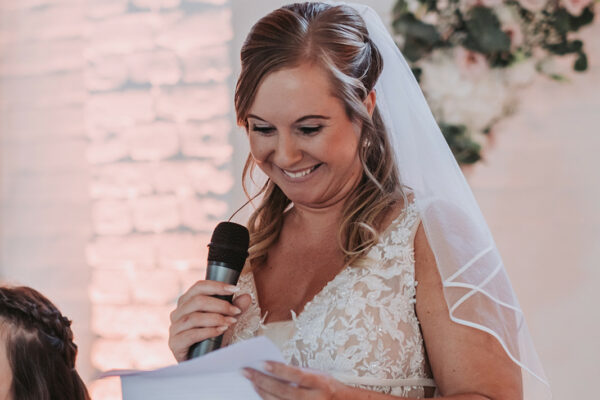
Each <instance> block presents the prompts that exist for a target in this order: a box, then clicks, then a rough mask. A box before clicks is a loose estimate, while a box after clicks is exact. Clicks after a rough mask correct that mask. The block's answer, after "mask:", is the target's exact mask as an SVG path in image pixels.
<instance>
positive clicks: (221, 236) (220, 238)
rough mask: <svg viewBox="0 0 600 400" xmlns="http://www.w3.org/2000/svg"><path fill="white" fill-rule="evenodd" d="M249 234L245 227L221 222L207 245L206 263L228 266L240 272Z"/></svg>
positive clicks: (245, 256) (248, 241) (248, 242)
mask: <svg viewBox="0 0 600 400" xmlns="http://www.w3.org/2000/svg"><path fill="white" fill-rule="evenodd" d="M249 245H250V234H249V233H248V229H246V227H245V226H243V225H240V224H236V223H234V222H221V223H219V225H217V227H216V228H215V230H214V231H213V234H212V237H211V239H210V244H209V245H208V261H209V262H210V261H217V262H222V263H225V264H228V266H229V267H230V268H234V269H236V270H238V271H241V270H242V268H243V267H244V263H245V262H246V258H247V257H248V246H249Z"/></svg>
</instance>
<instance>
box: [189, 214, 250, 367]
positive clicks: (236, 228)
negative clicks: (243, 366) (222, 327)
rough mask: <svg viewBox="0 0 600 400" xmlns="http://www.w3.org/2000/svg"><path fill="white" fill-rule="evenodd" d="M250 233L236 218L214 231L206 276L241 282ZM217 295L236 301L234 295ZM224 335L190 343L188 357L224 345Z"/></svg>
mask: <svg viewBox="0 0 600 400" xmlns="http://www.w3.org/2000/svg"><path fill="white" fill-rule="evenodd" d="M249 245H250V234H249V233H248V229H246V227H245V226H242V225H240V224H236V223H234V222H221V223H219V225H217V227H216V228H215V230H214V231H213V234H212V237H211V238H210V243H209V244H208V265H207V267H206V279H207V280H211V281H220V282H225V283H228V284H230V285H235V284H237V281H238V278H239V277H240V273H241V272H242V268H243V267H244V264H245V263H246V258H247V257H248V246H249ZM214 297H216V298H219V299H222V300H226V301H228V302H230V303H231V302H232V300H233V295H228V296H220V295H215V296H214ZM222 340H223V335H219V336H217V337H214V338H208V339H204V340H203V341H201V342H198V343H196V344H194V345H192V346H191V347H190V349H189V350H188V359H191V358H195V357H199V356H202V355H204V354H207V353H210V352H211V351H213V350H217V349H218V348H220V347H221V341H222Z"/></svg>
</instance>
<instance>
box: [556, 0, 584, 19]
mask: <svg viewBox="0 0 600 400" xmlns="http://www.w3.org/2000/svg"><path fill="white" fill-rule="evenodd" d="M591 3H592V0H561V1H560V4H561V5H562V6H563V7H565V8H566V9H567V11H568V12H569V14H571V15H573V16H575V17H579V16H580V15H581V13H582V12H583V10H584V9H585V8H586V7H587V6H589V5H590V4H591Z"/></svg>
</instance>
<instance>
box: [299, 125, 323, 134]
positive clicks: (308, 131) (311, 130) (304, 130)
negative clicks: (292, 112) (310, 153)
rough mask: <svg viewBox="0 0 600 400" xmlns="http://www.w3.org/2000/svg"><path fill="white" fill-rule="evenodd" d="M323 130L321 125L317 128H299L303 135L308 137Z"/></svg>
mask: <svg viewBox="0 0 600 400" xmlns="http://www.w3.org/2000/svg"><path fill="white" fill-rule="evenodd" d="M322 128H323V126H322V125H317V126H303V127H301V128H300V131H301V132H302V133H303V134H305V135H310V134H312V133H317V132H319V131H320V130H321V129H322Z"/></svg>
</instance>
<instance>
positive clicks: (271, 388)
mask: <svg viewBox="0 0 600 400" xmlns="http://www.w3.org/2000/svg"><path fill="white" fill-rule="evenodd" d="M242 373H243V374H244V376H245V377H246V378H248V379H249V380H250V381H251V382H252V384H253V385H254V388H255V389H256V391H257V392H258V394H259V395H260V396H261V397H262V398H263V399H267V400H271V399H301V398H304V397H303V395H304V393H301V392H302V391H305V390H304V389H301V388H299V387H297V386H292V385H291V384H290V383H289V382H285V381H281V380H279V379H277V378H274V377H272V376H269V375H265V374H263V373H262V372H260V371H257V370H255V369H252V368H244V369H243V372H242Z"/></svg>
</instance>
